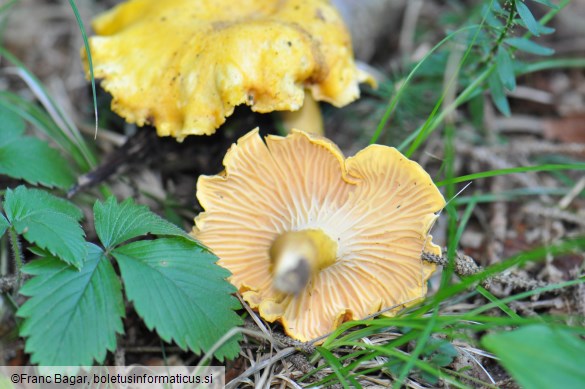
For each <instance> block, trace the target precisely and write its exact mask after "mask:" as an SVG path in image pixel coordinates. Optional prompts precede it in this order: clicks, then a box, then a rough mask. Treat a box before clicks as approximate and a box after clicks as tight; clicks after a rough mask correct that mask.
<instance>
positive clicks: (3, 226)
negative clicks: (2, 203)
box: [0, 213, 10, 237]
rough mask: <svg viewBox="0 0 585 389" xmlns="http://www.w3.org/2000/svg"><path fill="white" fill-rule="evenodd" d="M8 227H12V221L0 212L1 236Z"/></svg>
mask: <svg viewBox="0 0 585 389" xmlns="http://www.w3.org/2000/svg"><path fill="white" fill-rule="evenodd" d="M8 227H10V223H9V222H8V220H6V218H5V217H4V215H2V214H1V213H0V237H2V235H4V233H5V232H6V230H7V229H8Z"/></svg>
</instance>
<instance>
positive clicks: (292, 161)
mask: <svg viewBox="0 0 585 389" xmlns="http://www.w3.org/2000/svg"><path fill="white" fill-rule="evenodd" d="M223 163H224V165H225V171H224V172H223V173H222V174H220V175H216V176H201V177H199V180H198V182H197V198H198V199H199V202H200V203H201V205H202V206H203V208H204V209H205V212H202V213H200V214H199V216H197V218H196V219H195V227H194V228H193V231H192V234H193V235H194V236H195V237H196V238H197V239H199V240H200V241H201V242H202V243H203V244H205V245H206V246H207V247H209V248H210V249H211V250H212V251H213V252H214V253H215V254H216V255H217V256H218V257H219V258H220V259H219V262H218V263H219V264H220V265H221V266H223V267H225V268H227V269H228V270H230V271H231V272H232V276H231V277H230V281H231V282H232V284H234V285H235V286H236V287H237V288H238V290H239V292H240V293H241V294H242V296H243V298H244V299H245V300H246V301H247V302H248V303H249V304H250V306H251V307H252V308H255V309H258V310H259V312H260V315H261V316H262V317H263V318H264V319H265V320H268V321H271V322H272V321H280V322H282V325H283V327H284V330H285V331H286V332H287V333H288V334H289V335H290V336H291V337H293V338H295V339H298V340H301V341H308V340H312V339H315V338H318V337H321V336H323V335H326V334H328V333H329V332H331V331H333V330H334V329H335V328H336V327H337V326H339V325H340V324H341V323H343V322H344V321H347V320H353V319H363V318H365V317H367V316H368V315H371V314H374V313H376V312H379V311H380V310H383V309H389V308H390V309H391V310H390V311H388V312H386V313H385V314H387V315H394V314H396V312H397V310H398V309H400V308H403V307H405V306H409V305H412V304H414V303H416V302H417V301H420V300H421V299H422V298H423V297H424V296H425V294H426V291H427V285H426V284H427V280H428V278H429V277H430V275H431V274H432V273H433V271H434V270H435V265H434V264H431V263H428V262H424V261H422V260H421V254H422V251H423V250H424V251H427V252H430V253H433V254H436V255H440V254H441V249H440V248H439V247H438V246H437V245H435V244H433V243H432V237H431V235H430V234H429V230H430V228H431V226H432V225H433V223H434V221H435V220H436V218H437V212H438V211H440V210H441V209H442V208H443V207H444V206H445V200H444V199H443V196H442V195H441V193H440V192H439V190H438V189H437V187H436V186H435V184H434V183H433V181H432V179H431V177H430V176H429V175H428V174H427V173H426V172H425V171H424V170H423V168H422V167H421V166H420V165H418V164H417V163H416V162H414V161H410V160H409V159H408V158H406V157H405V156H403V155H402V154H401V153H400V152H399V151H397V150H396V149H394V148H391V147H386V146H380V145H371V146H368V147H366V148H365V149H363V150H362V151H360V152H358V153H357V154H356V155H355V156H353V157H350V158H347V159H345V158H344V157H343V155H342V153H341V152H340V150H339V149H338V148H337V146H336V145H335V144H333V143H332V142H331V141H329V140H327V139H325V138H322V137H317V136H314V135H310V134H308V133H305V132H302V131H294V130H293V132H292V134H290V135H289V136H287V137H286V138H282V137H276V136H269V137H267V138H266V143H264V142H263V141H262V139H261V138H260V135H259V134H258V130H254V131H252V132H250V133H248V134H247V135H245V136H244V137H242V138H241V139H240V140H239V141H238V143H237V144H235V145H233V146H232V147H231V148H230V150H229V151H228V152H227V154H226V156H225V158H224V161H223ZM291 231H293V232H294V231H299V232H301V233H302V232H303V231H304V232H307V231H320V233H323V234H324V235H326V236H327V237H328V239H330V240H331V241H332V242H334V245H333V246H334V250H336V252H335V255H334V256H335V258H333V259H332V260H330V261H329V262H330V263H327V265H326V266H323V267H322V268H321V269H319V270H318V271H317V272H315V274H312V275H311V279H310V281H309V282H308V283H307V284H306V286H304V287H303V289H302V290H300V291H298V293H288V294H287V293H283V292H282V289H281V290H280V291H279V290H278V288H275V283H274V281H275V274H274V270H275V269H274V268H273V265H274V263H273V261H272V260H271V257H270V255H271V254H270V252H271V249H272V248H273V245H274V243H275V242H276V241H277V240H278V239H279V237H282V236H283V234H287V233H289V232H291ZM328 250H329V249H328Z"/></svg>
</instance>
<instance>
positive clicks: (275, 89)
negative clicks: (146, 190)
mask: <svg viewBox="0 0 585 389" xmlns="http://www.w3.org/2000/svg"><path fill="white" fill-rule="evenodd" d="M93 28H94V30H95V32H96V33H97V34H98V36H94V37H92V38H91V39H90V48H91V53H92V59H93V64H94V74H95V77H96V78H100V79H102V86H103V87H104V89H106V90H107V91H108V92H110V93H111V94H112V96H113V101H112V109H113V110H114V111H116V112H117V113H118V114H120V115H121V116H123V117H124V118H125V119H126V120H127V121H129V122H132V123H136V124H138V125H140V126H142V125H144V124H147V123H148V124H154V125H155V126H156V129H157V132H158V135H159V136H168V135H171V136H174V137H176V138H178V139H179V140H181V139H183V138H184V137H185V136H187V135H203V134H207V135H209V134H212V133H214V132H215V129H216V128H217V127H219V126H220V125H221V124H222V123H223V122H224V121H225V118H226V117H227V116H230V115H231V114H232V113H233V111H234V107H235V106H237V105H240V104H247V105H249V106H250V107H251V108H252V110H253V111H257V112H263V113H264V112H271V111H282V110H289V111H295V110H298V109H299V108H300V107H301V106H302V105H303V100H304V96H305V89H309V90H310V91H311V93H312V95H313V97H314V98H315V99H316V100H321V101H326V102H329V103H331V104H333V105H335V106H343V105H346V104H348V103H350V102H351V101H353V100H355V99H357V98H358V97H359V89H358V83H359V82H361V81H368V82H370V83H374V81H373V79H372V78H371V77H370V76H369V75H367V74H366V73H364V72H362V71H360V70H358V69H357V68H356V66H355V64H354V60H353V56H352V47H351V38H350V35H349V33H348V31H347V30H346V28H345V26H344V24H343V21H342V19H341V17H340V16H339V14H338V13H337V11H336V10H335V9H334V8H333V7H332V6H331V5H330V4H329V3H328V1H324V0H282V1H274V0H242V1H240V2H239V3H238V5H237V6H234V2H233V1H231V0H198V1H197V0H166V1H159V0H130V1H127V2H125V3H122V4H120V5H118V6H117V7H114V8H113V9H111V10H110V11H107V12H105V13H104V14H102V15H101V16H99V17H98V18H96V19H95V20H94V22H93ZM82 57H83V58H84V63H85V66H86V69H88V67H87V58H86V53H85V51H84V50H83V49H82Z"/></svg>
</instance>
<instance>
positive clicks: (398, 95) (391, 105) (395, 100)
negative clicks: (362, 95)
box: [370, 25, 479, 144]
mask: <svg viewBox="0 0 585 389" xmlns="http://www.w3.org/2000/svg"><path fill="white" fill-rule="evenodd" d="M478 27H479V26H476V25H474V26H467V27H463V28H460V29H458V30H456V31H453V32H452V33H450V34H449V35H447V36H446V37H445V38H443V39H442V40H441V41H440V42H439V43H437V44H436V45H435V46H434V47H433V48H432V49H431V50H429V52H428V53H427V54H426V55H425V56H424V57H423V59H422V60H420V61H419V62H418V63H417V64H416V66H415V67H414V68H413V69H412V70H411V72H410V73H409V74H408V76H407V77H406V79H405V80H404V82H402V85H401V86H400V88H399V89H398V91H397V92H396V95H394V97H393V98H392V99H391V100H390V102H389V103H388V107H387V108H386V111H385V112H384V115H382V119H380V122H379V123H378V126H377V127H376V131H375V132H374V135H372V138H371V139H370V144H373V143H376V142H377V141H378V139H379V138H380V135H382V131H383V130H384V127H385V126H386V124H387V123H388V120H389V119H390V116H391V115H392V113H393V112H394V109H395V108H396V105H398V102H399V101H400V98H401V97H402V94H403V93H404V91H405V89H406V87H407V86H408V85H409V83H410V81H411V80H412V78H413V77H414V76H415V75H416V73H417V71H418V70H419V68H420V67H421V66H422V65H423V64H424V63H425V62H426V61H427V60H428V59H429V58H430V57H431V56H432V55H433V54H434V53H435V52H436V51H437V50H438V49H439V48H440V47H441V46H443V45H444V44H445V43H447V42H449V41H450V40H451V39H453V38H454V37H455V36H457V35H458V34H460V33H462V32H465V31H469V30H472V29H477V28H478Z"/></svg>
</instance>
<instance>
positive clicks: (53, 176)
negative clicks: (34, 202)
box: [0, 105, 75, 188]
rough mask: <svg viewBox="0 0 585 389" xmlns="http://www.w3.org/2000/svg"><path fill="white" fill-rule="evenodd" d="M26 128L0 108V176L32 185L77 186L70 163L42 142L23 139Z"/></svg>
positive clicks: (8, 111) (20, 121) (11, 113)
mask: <svg viewBox="0 0 585 389" xmlns="http://www.w3.org/2000/svg"><path fill="white" fill-rule="evenodd" d="M24 128H25V124H24V121H23V119H22V118H21V117H20V116H18V115H17V114H16V113H14V112H12V111H11V110H9V109H7V108H6V107H3V106H2V105H0V174H4V175H7V176H10V177H13V178H19V179H23V180H25V181H27V182H29V183H31V184H35V185H36V184H39V183H40V184H42V185H45V186H49V187H54V186H56V187H59V188H65V187H68V186H70V185H72V184H73V183H74V182H75V177H74V176H73V174H72V173H71V167H70V165H69V163H68V162H67V160H65V158H63V157H62V156H61V154H59V153H58V152H57V150H55V149H52V148H51V147H49V145H48V144H47V143H46V142H43V141H41V140H40V139H36V138H32V137H28V136H23V133H24Z"/></svg>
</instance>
